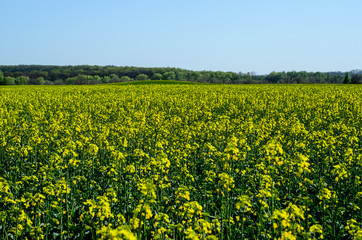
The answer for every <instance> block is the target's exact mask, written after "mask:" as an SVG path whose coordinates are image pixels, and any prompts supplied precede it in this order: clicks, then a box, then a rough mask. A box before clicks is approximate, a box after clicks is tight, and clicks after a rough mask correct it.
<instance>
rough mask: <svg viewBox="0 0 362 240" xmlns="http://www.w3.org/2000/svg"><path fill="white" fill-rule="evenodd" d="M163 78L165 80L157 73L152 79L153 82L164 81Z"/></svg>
mask: <svg viewBox="0 0 362 240" xmlns="http://www.w3.org/2000/svg"><path fill="white" fill-rule="evenodd" d="M162 78H163V76H162V74H161V73H155V74H153V75H152V77H151V79H152V80H162Z"/></svg>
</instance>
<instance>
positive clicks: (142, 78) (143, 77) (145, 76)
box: [136, 73, 148, 80]
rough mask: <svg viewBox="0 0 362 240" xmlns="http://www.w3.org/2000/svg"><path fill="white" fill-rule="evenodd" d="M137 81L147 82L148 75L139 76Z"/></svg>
mask: <svg viewBox="0 0 362 240" xmlns="http://www.w3.org/2000/svg"><path fill="white" fill-rule="evenodd" d="M136 79H137V80H147V79H148V76H147V75H146V74H143V73H141V74H138V75H137V77H136Z"/></svg>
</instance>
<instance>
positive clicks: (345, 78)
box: [343, 72, 351, 84]
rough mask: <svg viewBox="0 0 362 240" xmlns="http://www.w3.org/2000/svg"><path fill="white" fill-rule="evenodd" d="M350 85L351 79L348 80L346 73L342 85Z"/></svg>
mask: <svg viewBox="0 0 362 240" xmlns="http://www.w3.org/2000/svg"><path fill="white" fill-rule="evenodd" d="M349 83H351V79H350V78H349V74H348V72H347V73H346V76H345V77H344V79H343V84H349Z"/></svg>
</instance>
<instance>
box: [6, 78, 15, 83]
mask: <svg viewBox="0 0 362 240" xmlns="http://www.w3.org/2000/svg"><path fill="white" fill-rule="evenodd" d="M5 85H15V78H14V77H10V76H9V77H5Z"/></svg>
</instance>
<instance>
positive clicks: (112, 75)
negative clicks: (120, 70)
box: [109, 73, 121, 83]
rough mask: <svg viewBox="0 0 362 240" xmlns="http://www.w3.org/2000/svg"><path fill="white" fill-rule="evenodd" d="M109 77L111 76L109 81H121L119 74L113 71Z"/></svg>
mask: <svg viewBox="0 0 362 240" xmlns="http://www.w3.org/2000/svg"><path fill="white" fill-rule="evenodd" d="M109 77H110V78H111V79H110V81H109V82H112V83H116V82H120V81H121V80H120V79H119V77H118V75H117V74H114V73H113V74H111V75H110V76H109Z"/></svg>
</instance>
